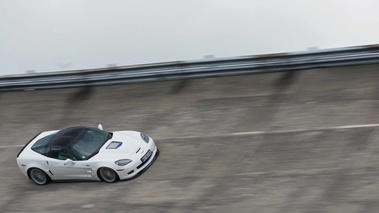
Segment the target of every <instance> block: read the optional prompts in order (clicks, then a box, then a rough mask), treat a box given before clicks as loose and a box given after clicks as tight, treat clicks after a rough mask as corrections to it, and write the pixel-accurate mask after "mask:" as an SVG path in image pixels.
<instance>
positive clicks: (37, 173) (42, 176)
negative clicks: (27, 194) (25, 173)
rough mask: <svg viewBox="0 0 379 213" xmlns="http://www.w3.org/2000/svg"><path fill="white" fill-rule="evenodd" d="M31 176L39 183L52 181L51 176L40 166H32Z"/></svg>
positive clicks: (44, 183) (43, 183)
mask: <svg viewBox="0 0 379 213" xmlns="http://www.w3.org/2000/svg"><path fill="white" fill-rule="evenodd" d="M29 177H30V179H31V180H32V181H33V182H34V183H35V184H37V185H46V184H48V183H49V182H50V177H49V176H48V175H47V174H46V173H45V172H44V171H42V170H41V169H38V168H31V169H30V170H29Z"/></svg>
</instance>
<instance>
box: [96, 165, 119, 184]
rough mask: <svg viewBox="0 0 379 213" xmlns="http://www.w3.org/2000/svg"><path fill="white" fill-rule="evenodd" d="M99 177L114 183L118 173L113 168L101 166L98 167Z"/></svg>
mask: <svg viewBox="0 0 379 213" xmlns="http://www.w3.org/2000/svg"><path fill="white" fill-rule="evenodd" d="M99 177H100V179H101V180H103V181H105V182H107V183H114V182H116V181H118V175H117V174H116V172H115V171H113V169H110V168H106V167H102V168H100V169H99Z"/></svg>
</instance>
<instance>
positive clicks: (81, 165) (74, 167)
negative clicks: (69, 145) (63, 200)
mask: <svg viewBox="0 0 379 213" xmlns="http://www.w3.org/2000/svg"><path fill="white" fill-rule="evenodd" d="M48 157H49V159H48V160H47V162H46V163H47V164H48V167H49V170H50V172H51V174H52V175H53V179H55V180H80V179H82V180H83V179H84V180H85V179H89V178H90V177H91V174H92V169H91V168H90V165H88V163H87V162H86V161H79V160H76V159H75V157H74V156H73V155H72V154H71V153H70V152H69V151H67V150H65V149H63V148H60V147H51V148H50V151H49V153H48Z"/></svg>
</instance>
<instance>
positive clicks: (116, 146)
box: [106, 141, 122, 149]
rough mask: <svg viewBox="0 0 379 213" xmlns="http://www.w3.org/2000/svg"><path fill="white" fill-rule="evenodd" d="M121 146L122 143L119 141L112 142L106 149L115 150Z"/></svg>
mask: <svg viewBox="0 0 379 213" xmlns="http://www.w3.org/2000/svg"><path fill="white" fill-rule="evenodd" d="M121 145H122V142H119V141H112V142H111V143H110V144H109V145H108V146H107V148H106V149H117V148H119V147H120V146H121Z"/></svg>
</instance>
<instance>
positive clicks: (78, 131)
mask: <svg viewBox="0 0 379 213" xmlns="http://www.w3.org/2000/svg"><path fill="white" fill-rule="evenodd" d="M88 129H90V127H84V126H76V127H69V128H66V129H62V130H61V131H59V132H58V133H57V134H56V135H55V136H54V138H52V139H51V141H50V142H49V145H48V147H53V146H54V147H69V146H70V145H71V144H74V143H75V142H76V141H77V140H78V139H79V138H80V136H81V135H82V134H83V133H84V132H85V131H86V130H88ZM91 129H92V128H91Z"/></svg>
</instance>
